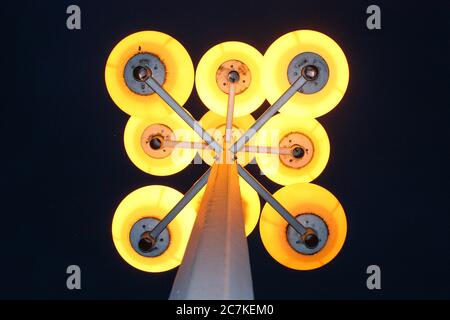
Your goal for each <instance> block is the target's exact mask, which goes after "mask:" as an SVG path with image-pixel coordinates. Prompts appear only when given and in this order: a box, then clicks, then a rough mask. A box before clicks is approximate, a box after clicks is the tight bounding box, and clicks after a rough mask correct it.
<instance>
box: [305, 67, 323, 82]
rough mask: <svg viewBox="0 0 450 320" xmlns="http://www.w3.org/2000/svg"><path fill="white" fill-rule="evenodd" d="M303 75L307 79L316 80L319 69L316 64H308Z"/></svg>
mask: <svg viewBox="0 0 450 320" xmlns="http://www.w3.org/2000/svg"><path fill="white" fill-rule="evenodd" d="M302 75H303V77H305V79H306V80H308V81H312V80H316V79H317V77H318V76H319V69H317V67H316V66H314V65H307V66H305V67H304V68H303V69H302Z"/></svg>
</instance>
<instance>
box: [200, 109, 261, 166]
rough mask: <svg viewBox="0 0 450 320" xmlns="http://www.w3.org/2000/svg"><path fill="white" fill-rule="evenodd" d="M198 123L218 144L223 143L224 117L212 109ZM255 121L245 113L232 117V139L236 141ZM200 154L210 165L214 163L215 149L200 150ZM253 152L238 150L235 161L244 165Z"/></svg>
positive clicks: (252, 156)
mask: <svg viewBox="0 0 450 320" xmlns="http://www.w3.org/2000/svg"><path fill="white" fill-rule="evenodd" d="M199 122H200V125H201V126H202V127H203V128H204V129H205V130H206V131H207V132H208V133H209V134H210V135H211V136H212V137H213V138H214V139H215V140H216V141H217V142H218V143H219V144H220V145H223V141H224V140H225V138H224V137H225V130H226V118H225V117H223V116H220V115H218V114H216V113H214V112H212V111H208V112H207V113H205V115H204V116H203V117H202V118H201V119H200V121H199ZM253 123H255V119H254V118H253V117H252V116H251V115H249V114H248V115H246V116H243V117H239V118H234V119H233V129H232V141H233V142H234V141H236V140H237V139H239V137H241V136H242V135H243V134H244V133H245V132H246V131H247V130H248V129H249V128H250V127H251V126H252V124H253ZM252 143H253V140H250V141H249V143H248V145H250V144H252ZM199 153H200V156H201V157H202V159H203V160H204V161H205V162H206V163H207V164H209V165H210V166H212V164H213V163H214V156H215V154H216V153H215V151H213V150H211V149H203V150H200V152H199ZM254 156H255V155H254V153H250V152H238V153H237V162H238V163H239V164H240V165H242V166H245V165H247V164H248V163H249V162H250V161H252V159H253V158H254Z"/></svg>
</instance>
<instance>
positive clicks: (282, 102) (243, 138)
mask: <svg viewBox="0 0 450 320" xmlns="http://www.w3.org/2000/svg"><path fill="white" fill-rule="evenodd" d="M306 82H307V80H306V79H305V78H304V77H303V76H300V77H299V78H298V79H297V80H296V81H295V82H294V83H293V84H292V85H291V86H290V87H289V89H287V90H286V92H285V93H283V95H282V96H281V97H280V98H278V100H277V101H276V102H275V103H274V104H273V105H272V106H270V107H269V108H267V110H266V111H264V113H263V114H262V115H261V116H260V117H259V118H258V120H256V122H255V123H254V124H253V125H252V126H251V127H250V129H248V130H247V132H246V133H245V134H244V135H242V136H241V137H240V138H239V139H238V141H236V142H235V144H234V145H233V146H231V148H230V150H231V151H232V152H233V153H237V152H239V151H240V150H241V149H242V148H243V147H244V145H245V144H246V143H247V142H249V141H250V139H251V138H252V137H253V136H254V135H255V134H256V132H258V130H259V129H261V127H262V126H263V125H264V124H265V123H266V122H267V121H269V119H270V118H271V117H272V116H273V115H274V114H275V113H277V112H278V110H280V109H281V107H282V106H284V105H285V104H286V102H288V100H289V99H290V98H291V97H292V96H293V95H294V94H295V93H296V92H297V91H298V90H299V89H300V88H301V87H303V86H304V85H305V83H306Z"/></svg>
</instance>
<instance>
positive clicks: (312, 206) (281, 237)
mask: <svg viewBox="0 0 450 320" xmlns="http://www.w3.org/2000/svg"><path fill="white" fill-rule="evenodd" d="M274 197H275V199H277V200H278V201H279V202H280V203H282V204H283V206H284V207H285V208H286V209H287V210H288V211H289V212H290V213H291V214H292V215H293V216H294V217H296V219H297V220H300V219H302V222H303V225H304V226H305V227H306V228H308V227H309V226H310V227H314V224H319V223H324V225H325V226H326V229H327V230H323V232H324V233H325V234H324V237H327V239H326V240H324V241H326V242H325V243H324V244H322V245H323V247H322V249H321V250H320V251H318V252H317V253H314V254H304V253H301V252H299V251H298V250H296V249H294V247H293V245H292V244H291V242H290V241H289V240H288V235H289V234H290V233H289V231H288V224H287V222H286V220H284V219H283V218H282V217H281V216H280V214H278V212H276V211H275V210H274V209H273V208H272V207H271V206H270V205H269V204H266V205H265V206H264V208H263V210H262V213H261V220H260V223H259V230H260V233H261V239H262V241H263V244H264V247H265V248H266V250H267V251H268V252H269V254H270V255H271V256H272V257H273V258H274V259H275V260H276V261H278V262H279V263H281V264H282V265H284V266H286V267H288V268H291V269H296V270H311V269H316V268H320V267H322V266H323V265H325V264H327V263H328V262H330V261H331V260H333V258H334V257H336V255H337V254H338V253H339V251H340V250H341V248H342V246H343V244H344V241H345V237H346V234H347V220H346V217H345V212H344V209H343V208H342V206H341V204H340V203H339V201H338V200H337V199H336V197H335V196H334V195H333V194H332V193H331V192H329V191H328V190H326V189H324V188H322V187H320V186H318V185H315V184H311V183H299V184H294V185H290V186H287V187H283V188H281V189H280V190H278V191H277V192H276V193H275V194H274ZM315 227H316V229H318V228H317V226H315ZM291 228H292V227H289V229H291ZM291 231H292V230H291ZM326 233H328V234H326ZM297 235H298V234H297ZM293 243H294V244H296V242H293Z"/></svg>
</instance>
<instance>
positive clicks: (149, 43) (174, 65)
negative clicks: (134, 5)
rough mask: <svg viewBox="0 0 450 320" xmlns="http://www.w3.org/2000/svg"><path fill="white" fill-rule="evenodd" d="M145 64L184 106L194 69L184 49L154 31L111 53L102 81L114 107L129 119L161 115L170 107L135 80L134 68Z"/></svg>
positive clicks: (137, 35)
mask: <svg viewBox="0 0 450 320" xmlns="http://www.w3.org/2000/svg"><path fill="white" fill-rule="evenodd" d="M138 64H144V65H146V66H147V67H148V68H149V70H150V71H151V75H152V77H153V78H155V80H156V81H157V82H158V83H159V84H160V85H162V87H163V88H164V89H165V90H166V91H167V92H169V94H170V95H171V96H172V97H173V98H174V99H175V100H176V101H177V102H178V103H179V104H180V105H183V104H184V103H185V102H186V100H187V99H188V98H189V95H190V94H191V92H192V88H193V85H194V67H193V64H192V60H191V58H190V56H189V54H188V52H187V51H186V49H185V48H184V47H183V46H182V45H181V44H180V43H179V42H178V41H177V40H175V39H174V38H172V37H171V36H169V35H167V34H164V33H162V32H157V31H141V32H137V33H133V34H131V35H129V36H128V37H126V38H124V39H123V40H121V41H120V42H119V43H118V44H117V45H116V46H115V47H114V49H113V50H112V51H111V53H110V55H109V57H108V60H107V62H106V68H105V82H106V87H107V89H108V92H109V94H110V96H111V98H112V99H113V100H114V102H115V104H116V105H117V106H118V107H119V108H120V109H122V110H123V111H125V112H126V113H128V114H129V115H132V116H140V117H143V116H147V115H153V114H157V115H164V114H168V113H170V112H171V109H170V107H169V106H168V105H167V104H166V103H165V102H164V101H163V100H162V99H161V98H160V97H159V96H158V95H157V94H156V93H154V92H153V90H151V89H150V88H149V87H148V86H147V85H146V84H145V83H143V82H139V81H136V80H135V78H134V74H133V72H134V67H135V66H137V65H138Z"/></svg>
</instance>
